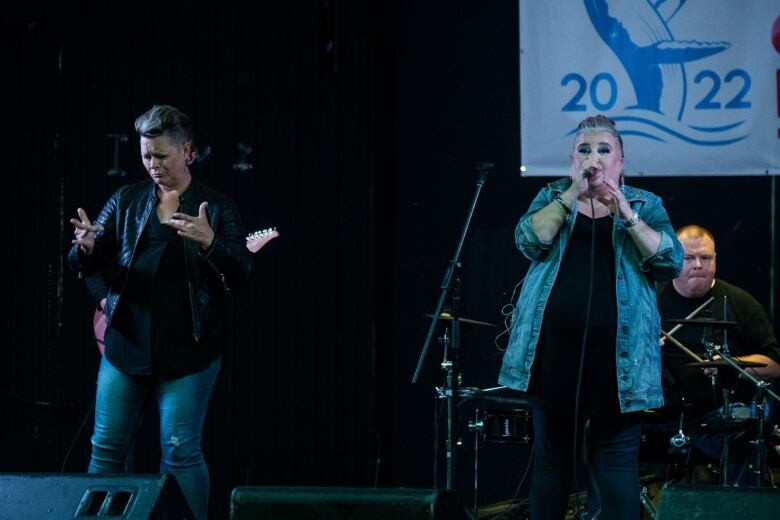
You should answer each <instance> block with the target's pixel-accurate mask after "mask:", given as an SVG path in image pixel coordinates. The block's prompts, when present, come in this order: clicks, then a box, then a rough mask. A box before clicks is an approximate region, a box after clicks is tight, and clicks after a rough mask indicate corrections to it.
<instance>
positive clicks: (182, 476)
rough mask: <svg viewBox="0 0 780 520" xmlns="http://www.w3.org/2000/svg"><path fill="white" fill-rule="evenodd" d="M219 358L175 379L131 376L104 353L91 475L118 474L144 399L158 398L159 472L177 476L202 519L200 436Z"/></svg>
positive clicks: (205, 492) (204, 490) (204, 476)
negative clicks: (195, 371) (114, 364)
mask: <svg viewBox="0 0 780 520" xmlns="http://www.w3.org/2000/svg"><path fill="white" fill-rule="evenodd" d="M220 366H221V358H220V359H217V360H216V361H214V362H213V363H212V364H211V365H209V366H208V367H207V368H206V369H204V370H202V371H200V372H198V373H196V374H191V375H188V376H184V377H180V378H178V379H164V380H160V379H158V378H155V377H152V376H133V375H128V374H125V373H124V372H122V371H120V370H118V369H117V368H116V367H114V366H113V365H112V364H111V363H109V362H108V360H106V358H105V357H103V359H102V361H101V362H100V371H99V372H98V381H97V397H96V398H95V430H94V432H93V434H92V459H91V460H90V462H89V472H90V473H121V472H122V471H123V470H124V463H125V456H126V455H127V453H128V450H129V448H130V446H131V445H132V442H133V437H134V436H135V433H136V431H137V429H138V423H139V422H140V420H141V416H142V414H143V411H144V408H145V407H146V403H147V402H148V401H149V399H150V398H151V397H152V396H153V395H156V396H157V406H158V408H159V411H160V447H161V451H162V460H161V461H160V473H161V474H164V473H171V474H173V475H174V476H175V477H176V480H177V482H178V483H179V485H180V486H181V489H182V491H183V492H184V496H185V497H186V498H187V502H188V503H189V505H190V508H191V509H192V511H193V513H194V514H195V517H196V518H199V519H204V518H206V511H207V510H208V496H209V472H208V468H207V467H206V462H205V460H204V458H203V451H202V450H201V434H202V430H203V422H204V420H205V418H206V410H207V408H208V403H209V397H210V396H211V390H212V389H213V388H214V382H215V381H216V379H217V374H219V369H220Z"/></svg>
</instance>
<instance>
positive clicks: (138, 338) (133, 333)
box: [105, 213, 219, 376]
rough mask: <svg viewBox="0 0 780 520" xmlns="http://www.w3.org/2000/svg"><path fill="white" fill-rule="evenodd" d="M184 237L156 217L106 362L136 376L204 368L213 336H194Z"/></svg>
mask: <svg viewBox="0 0 780 520" xmlns="http://www.w3.org/2000/svg"><path fill="white" fill-rule="evenodd" d="M183 241H184V239H183V238H181V237H179V236H178V235H177V233H176V230H174V229H173V228H171V227H169V226H164V225H162V224H161V223H160V221H159V220H158V218H157V216H156V214H154V213H153V214H152V215H151V216H150V218H149V222H148V224H147V225H146V228H145V229H144V231H143V233H142V234H141V237H140V240H139V243H138V249H137V251H136V257H135V261H134V263H133V267H132V269H131V270H130V272H129V274H128V278H127V282H126V286H125V289H124V291H123V293H122V297H121V298H120V299H119V304H118V307H117V309H116V311H115V312H114V315H113V318H112V320H111V326H110V327H109V329H108V330H107V331H106V350H105V354H106V357H107V358H108V360H109V361H110V362H111V364H113V365H114V366H116V367H117V368H118V369H120V370H122V371H123V372H126V373H129V374H136V375H160V376H181V375H185V374H189V373H194V372H197V371H199V370H202V369H204V368H206V367H207V366H208V365H209V364H210V363H211V362H212V361H213V360H214V359H216V357H217V356H218V353H219V344H218V342H217V341H216V340H215V338H213V337H212V338H202V339H201V341H200V342H196V341H195V338H194V336H193V325H192V313H191V309H192V306H191V304H190V296H189V288H188V285H187V266H186V264H185V260H184V243H183Z"/></svg>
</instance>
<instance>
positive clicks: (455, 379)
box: [412, 163, 494, 490]
mask: <svg viewBox="0 0 780 520" xmlns="http://www.w3.org/2000/svg"><path fill="white" fill-rule="evenodd" d="M493 167H494V165H493V163H479V164H478V165H477V172H478V173H479V177H478V179H477V185H476V190H475V192H474V198H473V200H472V202H471V207H470V208H469V212H468V215H467V217H466V223H465V225H464V226H463V231H462V232H461V234H460V239H459V240H458V245H457V247H456V248H455V254H454V256H453V257H452V260H450V262H449V264H448V266H447V270H446V272H445V273H444V279H443V281H442V283H441V286H440V290H441V291H440V293H439V301H438V302H437V304H436V310H435V311H434V313H433V315H432V318H431V324H430V326H429V327H428V335H427V336H426V338H425V343H424V344H423V347H422V351H421V352H420V358H419V360H418V361H417V368H416V369H415V371H414V377H412V383H417V380H418V378H419V376H420V370H421V369H422V366H423V362H424V361H425V357H426V355H427V353H428V348H429V347H430V344H431V338H433V333H434V330H435V329H436V323H437V322H438V321H439V318H440V316H441V311H442V308H443V307H444V301H445V299H446V298H447V295H448V294H450V292H452V293H453V294H452V315H451V316H452V337H451V341H450V359H449V361H445V362H443V363H442V368H443V369H445V370H446V371H447V386H448V387H449V388H448V389H447V390H446V392H445V395H446V397H447V398H448V403H447V442H446V450H447V488H446V489H447V490H452V489H454V485H453V481H454V475H455V462H456V460H455V444H456V442H457V440H458V435H457V433H458V432H457V407H458V383H459V378H460V374H459V369H460V366H459V359H460V322H459V310H460V309H459V307H460V294H459V291H458V290H457V284H459V283H460V279H459V278H457V277H456V278H457V284H456V289H455V290H453V275H454V273H455V269H456V268H458V267H460V262H459V259H460V253H461V250H462V249H463V243H464V242H465V240H466V234H467V233H468V230H469V226H470V225H471V218H472V217H473V216H474V209H475V208H476V206H477V201H478V200H479V195H480V193H481V192H482V187H483V186H484V185H485V178H486V177H487V174H488V172H489V171H490V170H492V169H493Z"/></svg>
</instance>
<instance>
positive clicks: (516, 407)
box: [424, 297, 780, 518]
mask: <svg viewBox="0 0 780 520" xmlns="http://www.w3.org/2000/svg"><path fill="white" fill-rule="evenodd" d="M713 299H714V298H710V299H709V300H708V301H707V302H705V303H704V304H703V305H702V306H701V307H699V308H698V309H696V310H694V311H693V312H692V313H691V314H690V315H689V316H687V317H685V318H682V319H674V320H668V321H669V322H671V323H675V324H676V326H675V327H674V328H673V329H671V330H670V331H669V332H665V331H661V338H660V345H661V346H663V345H664V344H666V343H671V344H672V345H674V346H675V347H677V348H678V349H680V350H681V351H682V352H684V353H685V354H686V355H687V356H688V357H690V358H691V361H690V362H689V363H687V364H686V365H687V366H690V367H698V368H701V369H702V370H706V372H705V374H708V375H710V377H711V379H712V383H713V387H714V386H715V383H716V382H718V383H719V385H718V386H720V387H721V389H722V399H721V400H722V405H721V408H720V411H719V414H717V417H714V419H713V420H709V421H707V422H700V423H697V424H696V425H695V426H693V427H691V426H690V422H686V420H685V412H686V409H687V408H688V406H687V405H686V403H684V402H683V403H681V406H680V407H679V408H678V409H677V412H679V417H675V420H676V426H677V427H676V429H677V432H676V433H674V434H673V435H671V436H670V437H669V438H668V446H667V447H668V448H670V452H672V451H674V450H675V449H677V450H679V452H688V450H689V449H690V446H691V444H692V443H693V444H696V440H697V436H699V435H702V436H704V435H708V436H709V437H710V438H712V437H714V438H718V437H719V438H720V445H721V446H720V447H721V451H720V461H719V464H717V466H716V467H715V468H714V471H713V472H712V473H713V474H714V475H715V481H711V482H709V483H712V484H719V485H723V486H729V485H736V484H734V482H736V480H735V479H734V478H733V477H734V475H731V476H730V475H729V470H730V460H729V459H730V455H731V454H730V444H731V443H732V442H733V440H734V439H735V437H737V436H741V437H743V438H744V437H745V434H747V435H749V436H750V437H749V439H748V442H749V444H750V445H752V450H751V451H752V460H751V461H749V463H748V464H747V466H746V467H747V468H749V472H750V478H749V479H748V480H742V483H743V485H749V486H757V487H761V486H766V485H767V477H768V471H767V463H766V462H767V461H766V454H767V452H768V448H769V449H771V450H774V451H777V453H778V454H780V426H777V425H775V426H774V427H772V425H770V424H769V419H770V415H769V408H770V406H769V405H770V402H771V401H772V400H774V401H776V402H777V403H780V397H778V395H777V394H775V393H774V392H773V391H772V390H771V389H770V384H769V383H768V382H767V381H764V380H762V379H760V378H758V377H756V374H755V371H753V370H751V369H754V368H760V367H765V366H766V365H765V364H763V363H758V362H753V361H744V360H740V359H738V358H734V357H732V355H731V353H730V352H729V346H728V331H729V330H731V329H733V328H734V327H737V326H739V325H740V323H739V322H736V321H732V320H728V319H725V317H724V319H710V318H699V317H696V315H697V314H698V313H699V312H700V311H701V310H702V309H704V308H706V307H707V306H708V305H709V304H710V303H712V301H713ZM725 308H726V302H725V297H724V309H725ZM424 316H425V317H428V318H432V317H433V315H432V314H426V315H424ZM457 319H458V321H459V322H460V324H462V325H464V326H465V327H467V328H470V327H494V326H495V325H493V324H491V323H488V322H484V321H479V320H473V319H468V318H457ZM452 320H453V317H452V316H451V315H449V314H448V313H446V312H443V313H441V314H440V316H439V321H442V322H445V324H446V323H447V322H451V321H452ZM683 326H689V327H704V328H705V330H707V331H712V330H717V331H721V332H722V335H721V336H722V338H723V341H722V343H721V344H716V343H714V342H712V341H708V340H702V344H703V345H704V347H705V349H706V352H707V354H706V359H705V358H702V357H701V356H699V355H698V354H696V353H695V352H693V351H692V350H691V349H689V348H688V347H686V346H685V345H684V344H682V343H681V342H680V341H678V340H677V339H675V338H674V337H673V334H674V333H675V332H676V331H677V330H679V328H680V327H683ZM447 334H448V332H447V330H446V328H445V332H444V336H443V337H442V338H439V342H440V343H442V344H443V345H444V347H445V353H444V356H445V360H444V363H442V368H444V369H445V370H446V369H447V366H448V365H447V345H448V338H447ZM458 377H459V381H458V382H459V383H460V382H461V380H460V375H458ZM737 379H740V380H746V381H749V382H751V383H752V384H753V386H754V387H755V393H754V397H753V399H752V402H750V403H749V404H743V403H732V402H731V394H732V392H731V390H732V388H731V385H732V384H733V383H734V382H735V381H736V380H737ZM716 380H717V381H716ZM436 391H437V396H436V398H437V399H449V400H452V397H453V396H452V390H451V388H450V383H449V380H448V384H447V385H446V386H444V387H437V388H436ZM456 396H457V398H458V405H459V404H461V403H463V402H465V401H472V402H474V403H477V405H478V407H477V409H476V412H475V415H474V417H473V419H472V420H469V421H468V430H469V431H470V432H472V433H474V434H475V443H474V450H475V451H474V454H475V461H474V477H475V478H474V512H475V513H477V509H478V496H477V489H478V487H479V486H478V478H477V476H478V474H479V472H478V458H477V452H478V446H479V444H480V443H489V444H503V445H530V444H531V443H532V435H533V432H532V428H531V414H530V404H529V403H528V401H527V400H526V399H525V398H523V397H522V396H521V394H519V393H517V392H512V391H510V390H508V389H506V387H495V388H486V389H480V388H475V387H463V386H461V387H459V388H458V389H457V391H456ZM655 414H656V412H655V411H648V412H647V413H646V417H648V418H649V419H648V422H649V423H652V422H653V419H652V417H653V415H655ZM667 418H668V415H667ZM689 428H692V429H689ZM686 430H688V431H686ZM453 431H454V430H452V429H449V430H448V436H449V435H451V434H452V433H453ZM667 431H668V430H667ZM735 432H738V435H735ZM643 440H644V434H643ZM460 441H461V439H460V437H458V438H457V439H453V438H448V439H447V445H448V446H454V445H455V444H458V445H459V444H461V442H460ZM771 450H770V451H771ZM658 462H659V463H662V464H664V463H667V462H668V460H659V461H658ZM529 463H530V462H529ZM689 463H690V459H689V458H686V460H685V462H684V463H683V466H686V465H688V464H689ZM667 466H668V464H667ZM731 467H733V465H732V466H731ZM684 469H685V472H686V474H687V476H686V477H684V478H686V479H688V482H691V480H690V479H691V475H692V471H691V469H692V468H690V467H686V468H684ZM664 473H665V474H664V475H660V474H658V473H657V472H653V473H651V474H645V475H643V476H641V478H640V482H641V491H640V501H641V503H642V506H643V508H644V514H645V518H655V514H656V509H655V506H656V505H657V503H658V497H659V495H660V489H661V486H662V485H663V483H665V482H666V481H668V480H669V479H674V475H672V474H670V472H669V468H668V467H667V469H666V470H665V472H664ZM694 483H703V480H700V481H695V482H694ZM520 484H522V482H521V483H520ZM518 489H519V488H518ZM514 498H515V499H516V498H517V497H514ZM511 502H512V503H515V502H516V501H515V500H512V501H511ZM494 505H497V504H494ZM510 505H511V504H510Z"/></svg>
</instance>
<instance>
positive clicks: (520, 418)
mask: <svg viewBox="0 0 780 520" xmlns="http://www.w3.org/2000/svg"><path fill="white" fill-rule="evenodd" d="M482 414H483V415H482V423H483V426H482V440H483V441H484V442H495V443H501V444H529V443H530V442H531V439H532V430H531V412H530V410H525V409H510V410H483V412H482Z"/></svg>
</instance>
